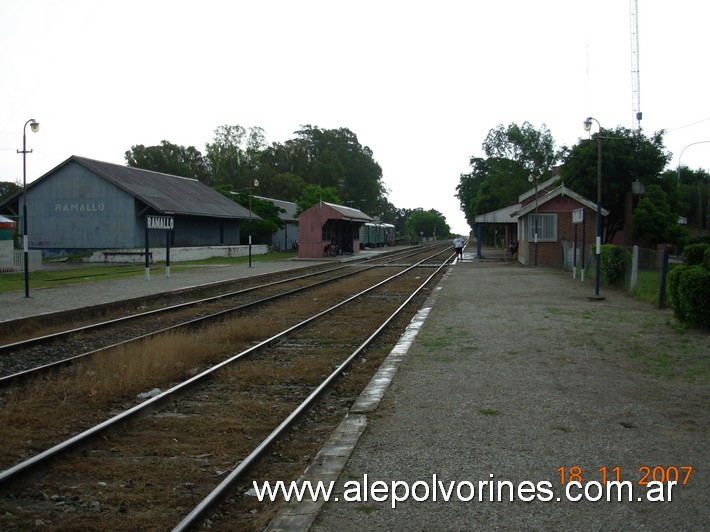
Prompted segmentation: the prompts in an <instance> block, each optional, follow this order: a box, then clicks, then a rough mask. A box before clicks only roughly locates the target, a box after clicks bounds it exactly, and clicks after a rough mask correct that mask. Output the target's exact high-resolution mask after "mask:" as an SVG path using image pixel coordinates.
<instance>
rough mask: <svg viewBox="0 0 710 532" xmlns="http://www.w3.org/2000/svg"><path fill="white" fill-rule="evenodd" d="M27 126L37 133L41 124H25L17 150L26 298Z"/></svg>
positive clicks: (32, 119)
mask: <svg viewBox="0 0 710 532" xmlns="http://www.w3.org/2000/svg"><path fill="white" fill-rule="evenodd" d="M27 124H29V125H30V129H31V130H32V132H33V133H37V132H38V131H39V122H37V120H35V119H34V118H30V119H29V120H28V121H27V122H25V126H24V127H23V128H22V151H20V150H17V153H21V154H22V248H23V249H24V259H25V297H30V262H29V241H28V239H27V154H28V153H32V150H29V151H27Z"/></svg>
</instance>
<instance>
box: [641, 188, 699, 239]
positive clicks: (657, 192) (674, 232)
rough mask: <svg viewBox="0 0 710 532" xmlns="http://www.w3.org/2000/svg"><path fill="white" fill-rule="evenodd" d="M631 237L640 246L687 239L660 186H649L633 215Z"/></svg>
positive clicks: (684, 230)
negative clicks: (638, 242)
mask: <svg viewBox="0 0 710 532" xmlns="http://www.w3.org/2000/svg"><path fill="white" fill-rule="evenodd" d="M633 236H634V238H635V239H638V240H639V241H640V242H641V243H642V244H644V245H646V246H649V247H652V248H655V247H656V246H657V245H658V244H661V243H664V242H668V243H676V242H679V241H682V240H684V239H685V238H687V236H688V235H687V230H686V228H685V227H684V226H682V225H680V224H679V223H678V215H677V214H675V213H673V212H672V211H671V207H670V204H669V203H668V196H667V194H666V193H665V192H664V191H663V189H662V188H661V187H660V185H655V184H654V185H649V186H648V187H647V188H646V194H645V195H644V197H643V198H641V199H640V200H639V202H638V205H637V206H636V208H635V209H634V213H633Z"/></svg>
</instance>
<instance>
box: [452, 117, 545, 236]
mask: <svg viewBox="0 0 710 532" xmlns="http://www.w3.org/2000/svg"><path fill="white" fill-rule="evenodd" d="M482 148H483V151H484V153H485V154H486V156H487V157H486V158H485V159H484V158H481V157H471V159H470V165H471V172H470V173H468V174H461V176H460V179H459V184H458V185H457V187H456V192H457V193H456V197H457V198H458V199H459V203H460V205H461V210H462V211H463V213H464V215H465V216H466V221H467V222H468V224H469V226H470V227H473V226H474V225H475V218H476V216H478V215H480V214H483V213H486V212H490V211H494V210H497V209H502V208H503V207H507V206H508V205H511V204H513V203H515V202H516V200H517V198H518V196H519V195H520V194H522V193H523V192H525V191H526V190H528V189H529V188H530V182H529V177H530V176H533V177H534V178H537V179H538V180H540V179H542V178H543V177H544V176H545V175H550V171H551V168H552V166H553V165H554V164H555V162H556V161H557V158H558V154H557V153H556V152H555V143H554V140H553V139H552V135H551V134H550V132H549V130H548V129H547V126H545V125H544V124H543V126H542V127H541V129H540V130H539V131H538V130H535V129H534V128H533V127H532V126H531V125H530V124H529V123H528V122H525V123H524V124H523V126H522V127H521V126H518V125H517V124H510V125H509V126H507V127H503V126H502V125H499V126H498V127H497V128H495V129H491V130H490V131H489V132H488V135H487V136H486V139H485V141H484V142H483V145H482Z"/></svg>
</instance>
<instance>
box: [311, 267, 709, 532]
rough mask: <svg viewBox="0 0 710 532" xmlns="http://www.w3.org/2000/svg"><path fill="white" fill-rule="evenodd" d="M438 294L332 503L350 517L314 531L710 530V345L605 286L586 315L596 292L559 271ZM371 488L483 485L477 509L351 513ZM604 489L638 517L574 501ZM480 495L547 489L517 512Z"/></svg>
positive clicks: (330, 508)
mask: <svg viewBox="0 0 710 532" xmlns="http://www.w3.org/2000/svg"><path fill="white" fill-rule="evenodd" d="M440 287H441V290H440V291H439V292H438V293H437V295H436V296H435V298H436V299H435V303H434V305H433V309H432V311H431V313H430V315H429V318H428V319H427V321H426V323H425V324H424V326H423V328H422V330H421V332H420V333H419V336H418V337H417V340H416V341H415V343H414V345H413V347H412V350H411V351H410V353H409V355H408V356H407V359H406V360H405V362H404V363H403V365H402V367H401V368H400V370H399V372H398V374H397V376H396V378H395V379H394V382H393V384H392V386H391V388H390V390H389V391H388V393H387V395H386V397H385V400H384V401H383V404H382V405H381V406H380V408H379V410H378V411H377V412H376V413H374V414H372V415H370V416H369V418H368V426H367V429H366V431H365V434H364V435H363V437H362V438H361V440H360V442H359V444H358V445H357V447H356V448H355V451H354V452H353V455H352V456H351V459H350V462H349V464H348V466H347V469H346V471H344V472H343V473H342V474H341V476H340V481H339V483H338V485H337V486H336V487H335V488H334V489H335V491H337V492H338V493H337V495H339V496H340V501H339V502H329V503H327V504H326V505H325V506H324V508H323V510H322V511H321V513H320V516H319V518H318V519H317V521H316V523H315V526H314V528H313V529H314V530H335V529H338V530H405V529H406V530H433V529H437V530H475V529H485V530H491V529H500V530H707V529H708V527H710V510H708V506H707V494H708V493H709V492H710V491H709V490H708V488H709V487H710V481H709V477H708V474H707V468H708V465H709V461H708V458H709V453H708V450H709V448H708V427H709V422H710V414H709V409H708V407H709V406H710V365H709V363H708V362H709V360H710V358H709V357H710V334H709V333H708V331H698V330H688V329H685V328H683V327H680V326H679V325H678V324H677V323H676V322H675V320H674V319H673V317H672V313H671V311H670V310H658V309H656V308H653V307H652V306H650V305H648V304H646V303H642V302H638V301H635V300H633V299H632V298H630V297H628V296H626V295H625V294H624V293H622V292H619V291H615V290H613V289H610V288H607V287H604V286H602V290H601V292H602V295H603V296H605V299H604V300H602V301H590V300H589V299H588V297H587V296H590V295H592V294H593V289H594V287H593V283H592V282H585V283H584V284H582V283H580V282H579V280H577V281H573V280H572V279H571V275H570V274H568V273H567V272H562V271H559V270H551V269H545V268H523V267H519V266H516V265H512V264H504V263H485V262H469V263H466V262H464V263H459V264H457V265H455V266H454V267H453V268H452V270H451V272H450V274H449V275H448V276H447V277H446V278H445V279H444V280H443V281H442V283H441V285H440ZM690 468H692V472H691V470H690ZM364 475H368V479H369V483H370V485H371V484H372V483H373V482H375V481H384V482H385V483H387V484H390V483H391V482H393V481H406V482H409V483H410V485H412V484H413V483H414V482H417V481H423V482H424V483H427V484H428V485H429V486H430V488H431V486H434V485H435V483H434V481H433V475H436V477H437V479H438V480H440V481H442V482H444V483H445V485H447V486H448V483H449V482H451V481H454V482H455V483H456V486H459V485H462V486H463V487H464V488H466V487H467V486H469V484H462V483H464V482H469V483H472V484H471V485H473V486H474V487H475V491H474V493H473V495H474V498H473V500H469V501H464V500H454V499H452V500H450V501H449V502H444V501H442V496H441V495H440V496H439V498H438V499H437V500H436V501H434V500H432V496H431V493H429V497H428V498H426V500H422V501H416V500H414V499H413V497H410V498H409V500H407V501H403V502H399V503H398V504H397V505H396V508H392V500H391V499H386V500H385V501H382V502H376V501H374V500H373V499H372V497H370V498H369V499H368V500H360V501H357V502H343V499H344V495H345V489H344V483H345V482H347V481H348V480H353V481H358V482H361V483H363V479H364ZM604 475H606V480H617V479H618V480H621V481H627V480H628V481H630V483H631V485H632V486H633V495H632V500H631V502H628V501H626V502H614V501H611V502H607V501H606V500H605V499H601V500H599V501H596V502H588V501H585V500H580V501H576V502H573V501H570V500H568V499H567V498H566V488H567V487H568V483H569V482H570V481H580V482H582V483H586V482H589V481H594V482H597V483H601V482H603V480H604ZM676 476H677V477H678V485H677V486H676V487H674V488H673V489H672V491H671V497H672V500H670V501H668V500H665V501H663V502H649V501H648V500H646V493H647V486H645V485H643V482H644V481H645V480H646V481H651V480H654V479H656V480H669V479H670V480H675V479H676ZM480 481H493V482H496V483H497V482H498V481H510V482H512V483H513V485H514V486H516V487H517V486H519V485H520V483H522V482H524V481H529V482H532V483H533V484H534V485H535V486H536V489H535V490H534V491H533V492H532V495H533V497H532V500H530V501H527V502H524V501H523V500H521V499H523V498H524V497H521V496H519V494H518V492H516V493H515V496H514V498H515V501H514V502H510V501H509V500H508V499H507V494H508V491H505V489H504V491H503V495H504V497H503V498H504V502H498V501H495V500H491V498H490V497H489V495H490V494H489V493H488V491H487V489H488V485H483V489H481V485H480V484H479V482H480ZM540 482H548V483H549V486H550V490H551V494H550V496H549V498H548V495H547V494H546V493H545V492H544V491H543V490H539V489H537V487H538V486H539V485H540V484H539V483H540ZM583 485H584V484H583ZM496 486H497V484H496ZM544 486H547V484H545V485H544ZM569 486H574V485H569ZM595 486H596V485H594V484H591V485H590V490H591V491H590V492H589V495H590V496H591V497H592V498H594V497H595V496H596V495H597V491H596V487H595ZM426 489H427V488H426V487H425V486H424V484H420V485H419V493H418V494H419V496H420V498H421V496H422V495H424V492H425V490H426ZM431 490H432V492H433V491H434V488H431ZM462 494H463V495H464V497H463V498H466V495H468V494H469V492H468V491H466V489H464V491H463V493H462ZM570 494H571V495H572V496H573V497H574V496H579V495H584V489H583V488H580V489H571V492H570ZM523 495H524V494H523ZM665 495H666V499H667V491H666V493H665ZM479 497H482V498H483V500H480V499H479ZM639 498H641V499H644V500H642V501H640V500H639Z"/></svg>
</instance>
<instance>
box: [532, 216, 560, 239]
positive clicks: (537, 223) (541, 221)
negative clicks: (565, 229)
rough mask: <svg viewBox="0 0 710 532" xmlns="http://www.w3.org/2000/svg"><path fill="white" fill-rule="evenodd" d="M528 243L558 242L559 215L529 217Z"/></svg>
mask: <svg viewBox="0 0 710 532" xmlns="http://www.w3.org/2000/svg"><path fill="white" fill-rule="evenodd" d="M528 219H529V220H530V222H529V223H528V241H529V242H535V231H537V241H538V242H557V214H554V213H553V214H531V215H529V216H528Z"/></svg>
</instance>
